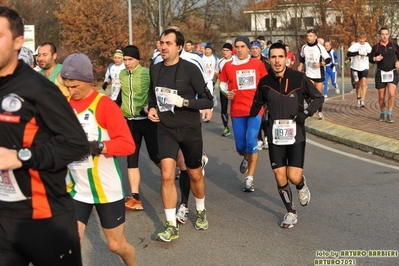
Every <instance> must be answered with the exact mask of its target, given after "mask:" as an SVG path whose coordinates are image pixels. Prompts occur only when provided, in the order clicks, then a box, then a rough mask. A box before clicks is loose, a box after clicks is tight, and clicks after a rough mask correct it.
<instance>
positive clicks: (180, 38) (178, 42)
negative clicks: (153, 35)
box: [161, 29, 184, 46]
mask: <svg viewBox="0 0 399 266" xmlns="http://www.w3.org/2000/svg"><path fill="white" fill-rule="evenodd" d="M171 33H174V34H175V35H176V40H175V42H176V45H181V46H184V36H183V33H181V32H180V31H178V30H175V29H166V30H164V31H163V32H162V34H161V36H162V35H169V34H171Z"/></svg>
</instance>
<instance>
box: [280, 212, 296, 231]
mask: <svg viewBox="0 0 399 266" xmlns="http://www.w3.org/2000/svg"><path fill="white" fill-rule="evenodd" d="M297 222H298V215H297V214H295V213H292V212H289V213H287V214H286V215H284V220H283V221H282V222H281V225H280V226H281V227H282V228H285V229H288V228H292V227H294V225H295V224H296V223H297Z"/></svg>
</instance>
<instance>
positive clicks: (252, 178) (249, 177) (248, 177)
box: [245, 175, 254, 181]
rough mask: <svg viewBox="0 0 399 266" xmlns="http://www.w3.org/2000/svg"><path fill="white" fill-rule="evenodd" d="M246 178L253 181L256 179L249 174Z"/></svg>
mask: <svg viewBox="0 0 399 266" xmlns="http://www.w3.org/2000/svg"><path fill="white" fill-rule="evenodd" d="M245 179H251V180H252V181H253V180H254V176H253V175H247V177H246V178H245Z"/></svg>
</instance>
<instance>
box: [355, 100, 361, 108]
mask: <svg viewBox="0 0 399 266" xmlns="http://www.w3.org/2000/svg"><path fill="white" fill-rule="evenodd" d="M361 106H362V101H361V100H360V99H357V102H356V107H357V108H360V107H361Z"/></svg>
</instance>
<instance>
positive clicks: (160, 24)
mask: <svg viewBox="0 0 399 266" xmlns="http://www.w3.org/2000/svg"><path fill="white" fill-rule="evenodd" d="M158 9H159V11H158V16H159V17H158V24H159V36H161V34H162V32H163V0H159V7H158Z"/></svg>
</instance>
